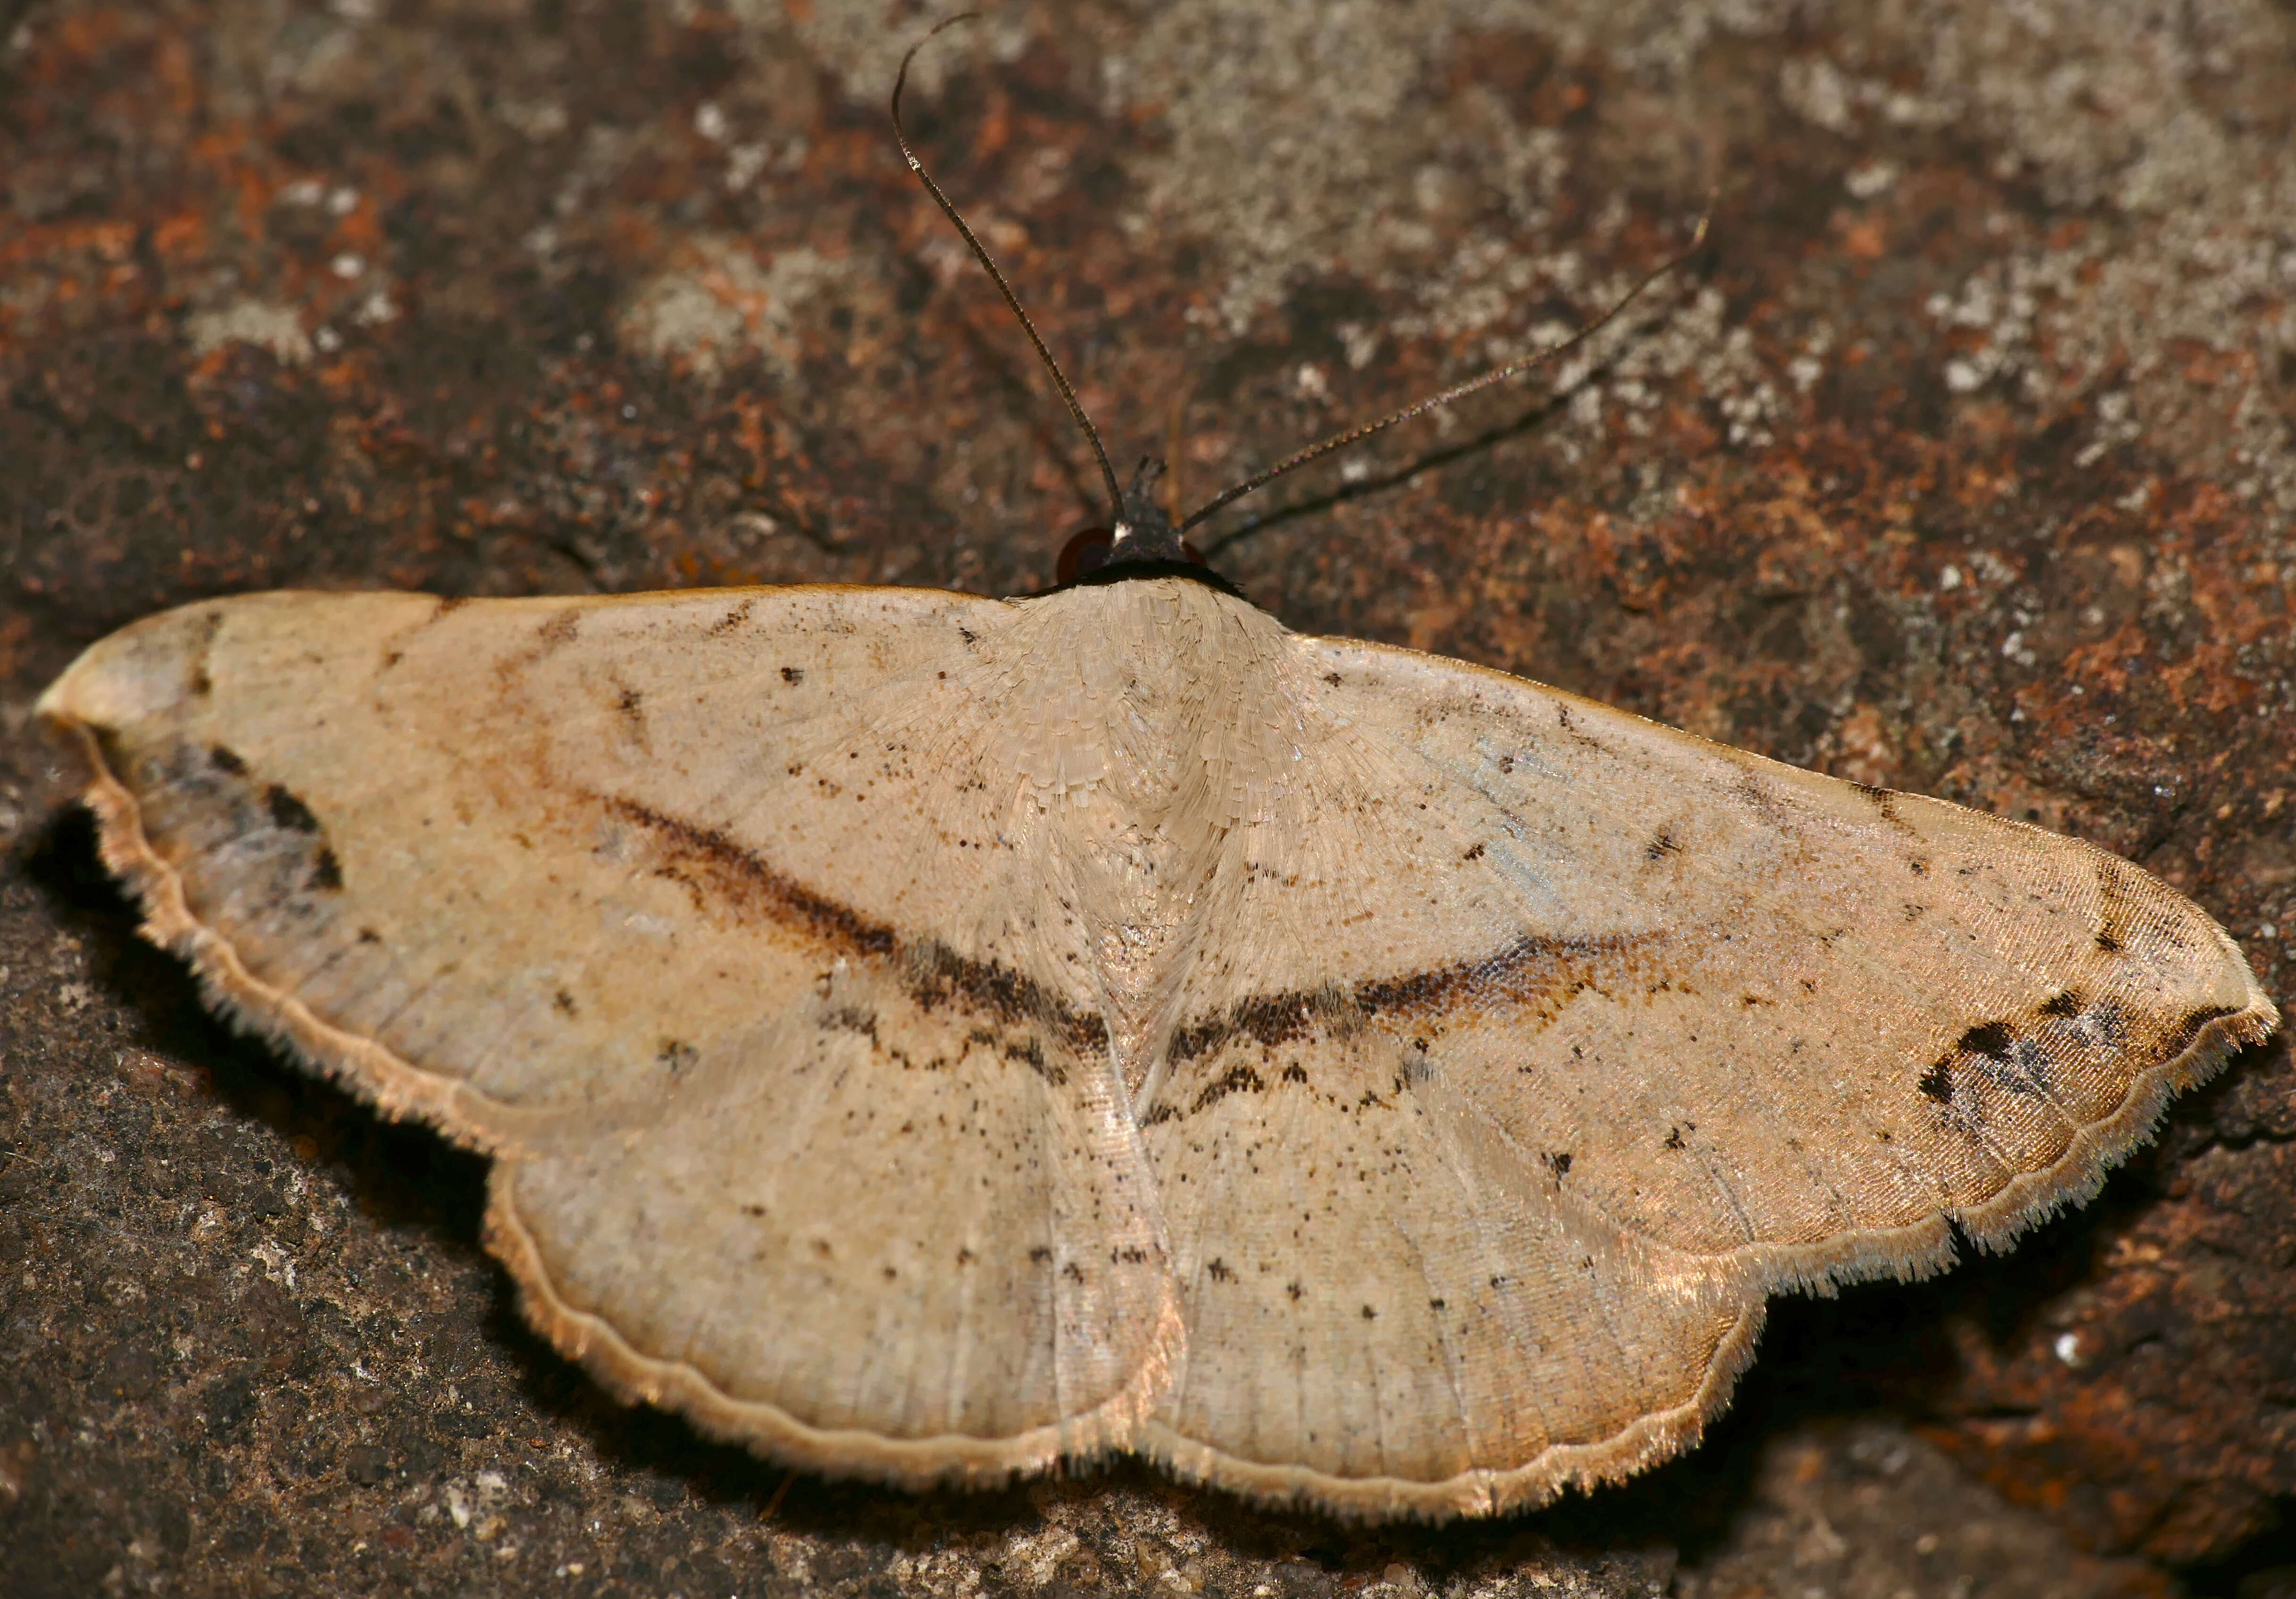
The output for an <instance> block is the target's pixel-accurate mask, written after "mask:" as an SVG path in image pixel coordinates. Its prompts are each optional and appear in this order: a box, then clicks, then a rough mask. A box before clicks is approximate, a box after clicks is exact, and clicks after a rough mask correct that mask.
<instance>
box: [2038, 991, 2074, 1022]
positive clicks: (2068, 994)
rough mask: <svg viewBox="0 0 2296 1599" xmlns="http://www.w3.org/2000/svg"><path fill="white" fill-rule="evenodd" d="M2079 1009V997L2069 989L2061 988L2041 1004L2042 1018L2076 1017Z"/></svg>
mask: <svg viewBox="0 0 2296 1599" xmlns="http://www.w3.org/2000/svg"><path fill="white" fill-rule="evenodd" d="M2080 1008H2081V998H2080V996H2079V994H2077V993H2075V992H2074V991H2073V990H2072V989H2071V988H2061V989H2059V990H2058V991H2057V992H2056V993H2054V994H2052V995H2050V996H2048V997H2047V998H2046V999H2045V1000H2043V1001H2042V1002H2041V1014H2042V1015H2044V1016H2078V1015H2079V1014H2080Z"/></svg>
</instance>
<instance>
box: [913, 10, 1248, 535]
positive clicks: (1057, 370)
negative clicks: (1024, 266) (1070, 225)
mask: <svg viewBox="0 0 2296 1599" xmlns="http://www.w3.org/2000/svg"><path fill="white" fill-rule="evenodd" d="M977 21H980V12H973V11H968V12H959V13H958V14H957V15H955V16H954V17H951V18H949V19H948V20H947V21H945V22H942V23H940V24H939V26H937V27H936V28H934V29H933V30H932V31H931V33H929V34H927V35H925V37H922V38H921V39H919V40H918V41H917V42H916V43H915V44H914V45H910V46H909V48H908V53H906V55H904V56H902V57H901V70H900V72H899V74H898V76H897V77H895V78H894V79H893V137H894V138H895V139H896V140H898V142H899V143H900V146H901V156H902V159H903V160H906V161H907V162H908V163H909V170H910V171H912V172H914V173H915V174H916V175H917V181H918V182H919V183H921V184H924V186H925V193H928V194H930V195H931V196H932V197H933V203H934V204H935V205H937V206H939V207H940V209H941V215H942V216H944V217H947V218H948V219H949V222H950V224H951V225H953V226H954V227H955V229H956V231H957V233H958V234H960V235H961V236H962V237H963V238H964V242H965V245H966V247H967V248H968V249H970V250H972V258H973V259H974V260H976V261H978V262H980V265H981V266H982V267H984V268H985V269H986V270H987V271H988V276H989V278H990V280H991V281H992V282H994V283H996V292H997V293H999V294H1001V295H1003V296H1004V297H1005V306H1006V307H1008V308H1009V309H1010V310H1011V311H1012V313H1013V316H1015V317H1016V318H1018V319H1019V321H1020V324H1021V331H1022V332H1025V333H1027V334H1028V335H1029V343H1031V344H1033V345H1035V346H1036V347H1037V359H1038V360H1039V361H1042V362H1043V363H1044V364H1045V370H1046V372H1048V373H1052V376H1053V384H1054V387H1055V388H1057V389H1059V390H1060V391H1061V398H1062V400H1064V401H1066V402H1067V404H1068V408H1069V414H1070V416H1073V417H1075V418H1076V424H1077V426H1078V427H1079V428H1081V429H1083V430H1084V436H1085V439H1086V440H1087V442H1089V443H1090V444H1091V446H1092V453H1093V455H1094V458H1095V459H1096V460H1097V461H1098V462H1099V463H1100V478H1101V481H1102V482H1103V483H1104V484H1105V485H1107V488H1108V512H1109V517H1110V520H1111V521H1114V522H1116V523H1117V525H1118V528H1119V531H1121V530H1122V528H1123V523H1124V517H1125V512H1126V505H1125V500H1124V488H1123V486H1122V485H1121V484H1119V482H1118V481H1117V480H1116V469H1115V468H1114V467H1113V466H1111V465H1110V464H1109V463H1108V451H1107V450H1106V449H1105V448H1104V447H1103V446H1102V444H1101V442H1100V430H1099V429H1097V428H1095V427H1094V426H1093V425H1092V418H1091V417H1089V416H1087V415H1086V414H1084V406H1083V404H1082V403H1081V402H1080V401H1079V400H1078V398H1077V397H1076V390H1075V389H1071V388H1070V387H1069V381H1068V378H1067V376H1066V375H1065V374H1064V373H1062V371H1061V364H1060V363H1059V362H1058V361H1055V360H1054V359H1053V352H1052V351H1051V350H1049V349H1047V348H1045V340H1044V336H1043V335H1042V334H1040V333H1038V332H1037V324H1035V323H1033V322H1031V321H1029V314H1028V312H1026V311H1024V310H1022V309H1021V297H1020V296H1019V295H1017V294H1015V293H1013V285H1012V284H1010V283H1006V282H1005V275H1004V273H1002V272H1001V271H999V270H998V269H997V266H996V258H994V257H992V256H991V255H990V254H989V253H988V246H987V245H985V244H983V243H981V242H980V239H979V238H978V237H977V236H976V235H975V234H973V231H972V229H971V228H970V227H967V226H966V225H965V224H964V217H962V216H960V215H959V214H958V212H957V209H956V207H955V204H954V203H953V202H952V201H950V200H949V197H948V196H947V195H946V194H944V193H941V187H940V185H939V184H937V183H935V182H933V180H932V174H931V173H930V172H927V171H926V170H925V168H924V163H923V162H922V161H920V160H917V152H915V151H914V150H912V149H910V148H909V135H908V130H907V129H906V128H905V127H902V126H901V90H902V89H903V88H904V87H906V86H907V84H908V81H909V63H910V62H911V61H914V60H915V59H916V56H917V52H918V51H920V50H922V49H923V48H924V47H925V46H926V45H929V44H931V43H932V41H933V40H934V39H936V38H938V37H939V36H940V35H941V33H942V32H943V31H944V30H945V29H951V28H954V27H955V26H956V25H957V24H958V23H959V22H977ZM1252 487H1254V488H1257V487H1258V485H1257V484H1254V485H1252ZM1228 497H1230V498H1233V497H1234V496H1232V495H1231V496H1228Z"/></svg>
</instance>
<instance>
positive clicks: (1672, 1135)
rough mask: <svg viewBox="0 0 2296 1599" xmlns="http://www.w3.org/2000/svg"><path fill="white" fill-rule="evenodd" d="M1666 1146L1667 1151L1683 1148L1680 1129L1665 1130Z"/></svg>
mask: <svg viewBox="0 0 2296 1599" xmlns="http://www.w3.org/2000/svg"><path fill="white" fill-rule="evenodd" d="M1666 1146H1667V1148H1669V1149H1680V1148H1682V1147H1683V1142H1682V1129H1681V1128H1667V1129H1666Z"/></svg>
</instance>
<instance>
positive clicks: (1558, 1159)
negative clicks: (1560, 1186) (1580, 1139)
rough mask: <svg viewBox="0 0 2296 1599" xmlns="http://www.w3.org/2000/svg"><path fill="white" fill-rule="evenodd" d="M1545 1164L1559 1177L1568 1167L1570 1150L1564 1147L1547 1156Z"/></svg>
mask: <svg viewBox="0 0 2296 1599" xmlns="http://www.w3.org/2000/svg"><path fill="white" fill-rule="evenodd" d="M1546 1165H1547V1169H1549V1170H1551V1171H1553V1172H1554V1175H1555V1176H1556V1177H1561V1176H1562V1175H1563V1174H1564V1173H1565V1172H1567V1171H1569V1170H1570V1151H1569V1150H1567V1149H1566V1150H1563V1151H1562V1152H1560V1153H1557V1154H1551V1155H1549V1156H1547V1157H1546Z"/></svg>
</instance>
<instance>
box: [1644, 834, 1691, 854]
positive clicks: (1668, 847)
mask: <svg viewBox="0 0 2296 1599" xmlns="http://www.w3.org/2000/svg"><path fill="white" fill-rule="evenodd" d="M1681 853H1682V846H1681V845H1680V844H1679V843H1677V842H1676V840H1675V836H1674V829H1673V828H1671V827H1663V828H1661V829H1660V830H1659V834H1658V837H1656V838H1654V839H1652V840H1651V841H1650V842H1649V843H1647V844H1645V845H1644V846H1643V858H1644V860H1653V861H1654V860H1659V859H1661V858H1663V857H1666V856H1669V855H1680V854H1681Z"/></svg>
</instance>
